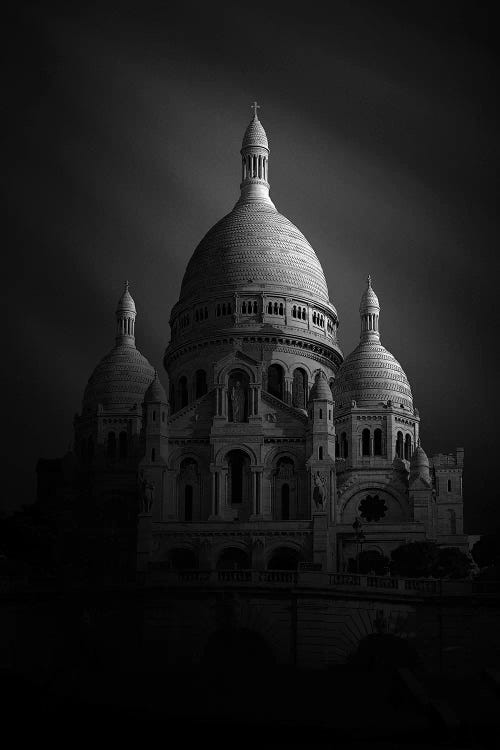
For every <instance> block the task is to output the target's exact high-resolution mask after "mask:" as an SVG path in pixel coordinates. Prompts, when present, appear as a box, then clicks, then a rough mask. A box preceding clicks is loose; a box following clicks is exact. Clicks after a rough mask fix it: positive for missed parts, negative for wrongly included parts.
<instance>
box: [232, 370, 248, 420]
mask: <svg viewBox="0 0 500 750" xmlns="http://www.w3.org/2000/svg"><path fill="white" fill-rule="evenodd" d="M229 397H230V399H231V407H232V411H233V422H244V421H245V389H244V388H243V387H242V385H241V382H240V381H239V380H237V381H236V383H235V385H233V387H232V388H231V390H230V392H229Z"/></svg>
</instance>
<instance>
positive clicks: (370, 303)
mask: <svg viewBox="0 0 500 750" xmlns="http://www.w3.org/2000/svg"><path fill="white" fill-rule="evenodd" d="M378 310H380V304H379V301H378V297H377V295H376V294H375V292H374V291H373V287H372V277H371V276H370V275H368V278H367V287H366V289H365V291H364V292H363V295H362V297H361V302H360V304H359V312H360V315H364V314H366V313H367V312H375V311H378Z"/></svg>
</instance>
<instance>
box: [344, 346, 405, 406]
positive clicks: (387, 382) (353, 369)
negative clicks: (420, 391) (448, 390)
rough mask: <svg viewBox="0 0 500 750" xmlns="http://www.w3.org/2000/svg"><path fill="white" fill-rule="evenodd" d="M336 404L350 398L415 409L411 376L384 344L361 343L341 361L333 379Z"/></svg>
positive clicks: (357, 401) (360, 402) (358, 401)
mask: <svg viewBox="0 0 500 750" xmlns="http://www.w3.org/2000/svg"><path fill="white" fill-rule="evenodd" d="M334 396H335V402H336V405H337V406H339V407H340V406H343V405H345V404H346V403H350V402H351V401H356V403H358V404H360V405H363V404H367V403H379V402H380V401H384V402H387V401H393V402H394V404H395V405H396V406H399V405H400V404H403V406H404V408H405V409H410V410H411V411H413V396H412V392H411V388H410V384H409V382H408V378H407V377H406V375H405V372H404V370H403V368H402V367H401V365H400V364H399V362H398V361H397V359H396V358H395V357H393V355H392V354H391V353H390V352H389V351H387V349H386V348H385V347H384V346H382V344H380V343H379V344H371V343H363V342H362V343H360V344H358V346H357V347H356V349H355V350H354V351H353V352H351V354H349V356H348V357H347V358H346V359H345V360H344V362H343V363H342V364H341V366H340V369H339V371H338V375H337V378H336V380H335V382H334Z"/></svg>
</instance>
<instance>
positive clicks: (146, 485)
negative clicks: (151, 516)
mask: <svg viewBox="0 0 500 750" xmlns="http://www.w3.org/2000/svg"><path fill="white" fill-rule="evenodd" d="M154 493H155V486H154V483H153V482H149V481H148V480H147V479H146V477H145V476H144V475H143V476H142V479H141V483H140V495H141V505H142V512H143V513H151V508H152V507H153V499H154Z"/></svg>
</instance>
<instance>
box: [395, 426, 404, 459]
mask: <svg viewBox="0 0 500 750" xmlns="http://www.w3.org/2000/svg"><path fill="white" fill-rule="evenodd" d="M396 456H397V457H398V458H403V433H402V432H398V434H397V436H396Z"/></svg>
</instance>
